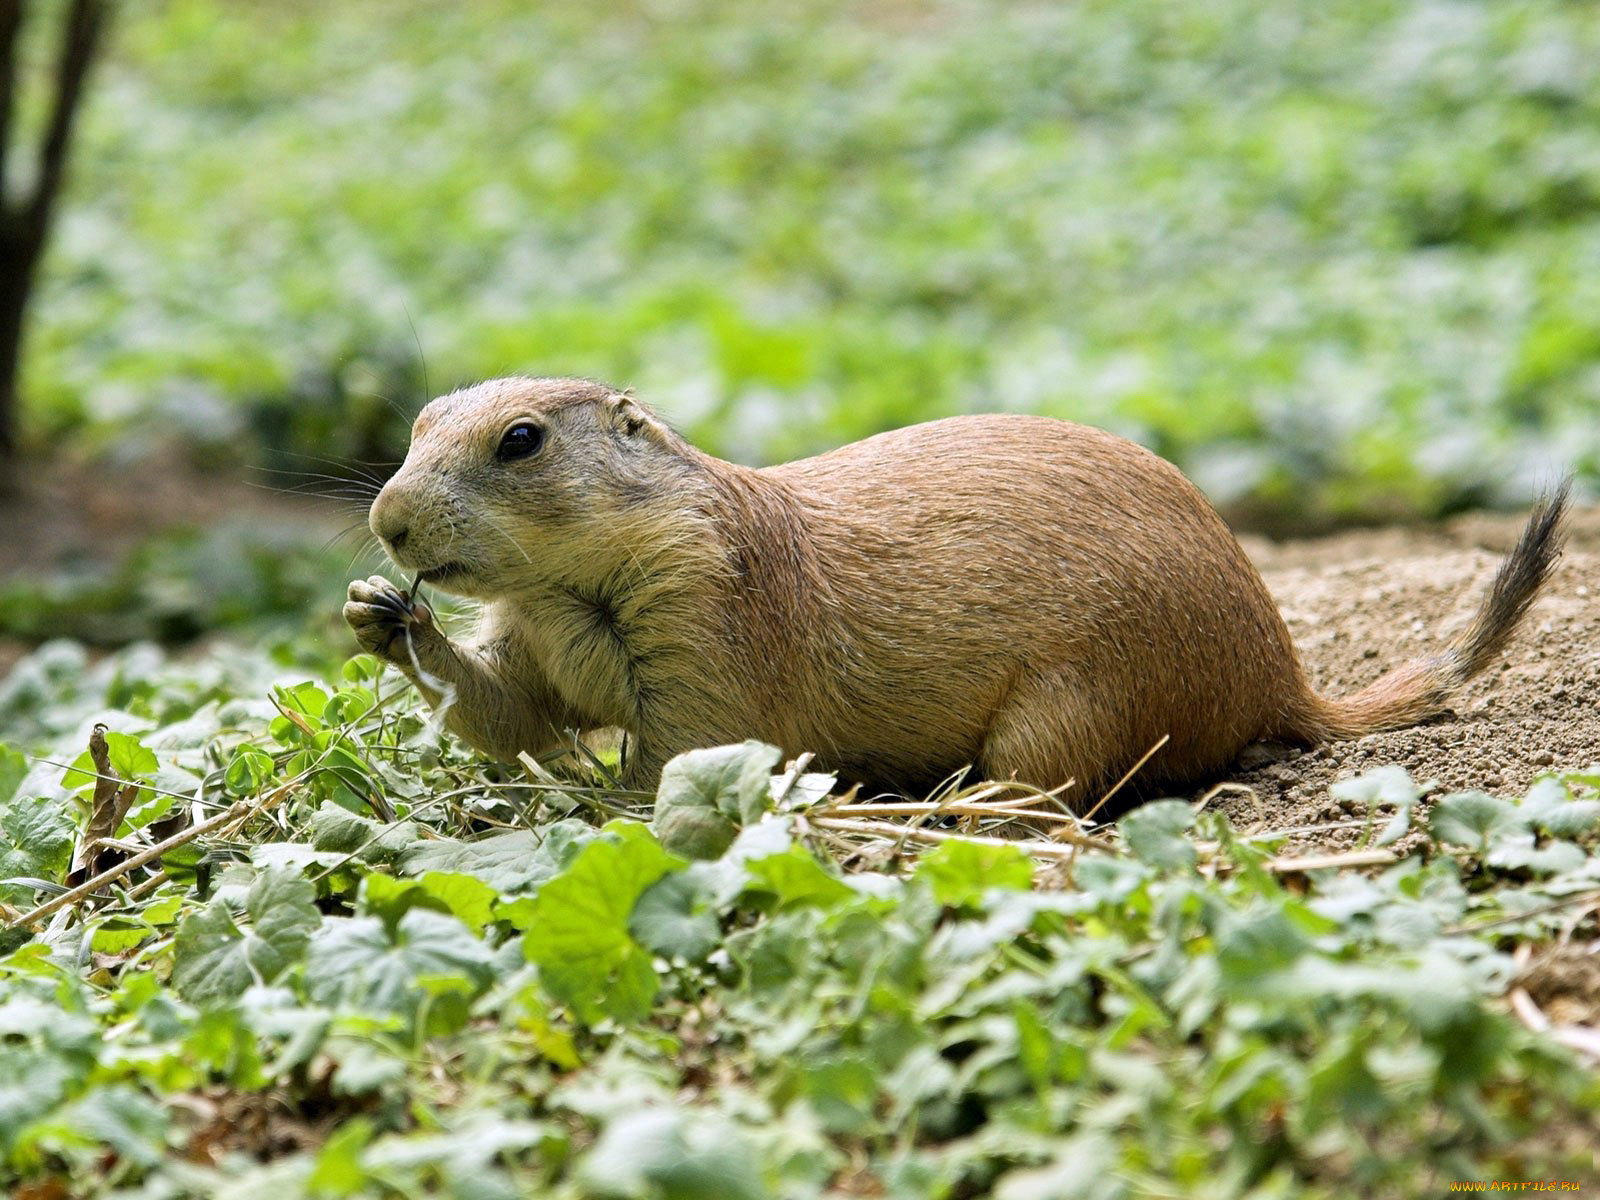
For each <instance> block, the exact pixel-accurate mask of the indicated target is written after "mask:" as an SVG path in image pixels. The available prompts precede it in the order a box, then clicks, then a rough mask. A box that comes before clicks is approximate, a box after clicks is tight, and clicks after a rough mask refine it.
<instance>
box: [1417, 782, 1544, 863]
mask: <svg viewBox="0 0 1600 1200" xmlns="http://www.w3.org/2000/svg"><path fill="white" fill-rule="evenodd" d="M1521 824H1522V822H1521V819H1520V818H1519V816H1518V814H1517V810H1516V808H1515V807H1514V806H1512V805H1510V804H1507V803H1506V802H1505V801H1504V800H1499V799H1496V798H1495V797H1494V796H1490V795H1488V794H1486V793H1484V792H1455V793H1453V794H1452V795H1449V796H1443V797H1441V798H1440V799H1439V800H1438V801H1437V802H1435V804H1434V806H1433V811H1432V812H1430V813H1429V814H1428V832H1429V833H1430V834H1432V835H1433V838H1434V840H1435V841H1440V842H1446V843H1448V844H1450V845H1452V846H1470V847H1472V848H1473V849H1474V850H1478V851H1483V850H1487V849H1488V847H1489V844H1490V842H1491V841H1492V840H1493V839H1494V837H1495V835H1497V834H1500V833H1507V832H1510V831H1512V830H1515V829H1518V828H1519V827H1520V826H1521Z"/></svg>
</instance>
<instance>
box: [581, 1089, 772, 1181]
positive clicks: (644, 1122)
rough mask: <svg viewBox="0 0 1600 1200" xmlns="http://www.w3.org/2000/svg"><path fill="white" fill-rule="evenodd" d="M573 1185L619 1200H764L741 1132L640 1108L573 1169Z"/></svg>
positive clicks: (615, 1124)
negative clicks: (574, 1177)
mask: <svg viewBox="0 0 1600 1200" xmlns="http://www.w3.org/2000/svg"><path fill="white" fill-rule="evenodd" d="M578 1180H579V1182H580V1183H581V1184H582V1185H583V1187H585V1188H586V1189H588V1190H589V1192H590V1193H592V1194H594V1195H597V1196H604V1197H617V1198H619V1200H622V1198H626V1200H767V1198H768V1197H769V1196H770V1193H769V1192H768V1190H767V1188H766V1185H765V1184H764V1183H763V1182H762V1179H761V1171H760V1167H759V1164H758V1162H757V1160H756V1157H755V1154H754V1152H753V1151H752V1149H751V1147H750V1144H749V1142H748V1141H747V1140H746V1138H745V1137H744V1135H743V1134H742V1133H741V1132H740V1131H739V1129H738V1128H737V1127H736V1126H734V1125H732V1124H730V1123H729V1122H727V1121H726V1120H723V1119H719V1118H715V1117H704V1116H702V1117H691V1116H689V1115H688V1114H686V1113H684V1112H681V1111H677V1110H674V1109H665V1108H645V1109H638V1110H635V1111H633V1112H630V1113H626V1114H624V1115H622V1116H620V1117H617V1118H616V1119H615V1120H613V1121H611V1122H610V1123H609V1124H608V1125H607V1126H606V1127H605V1129H604V1131H603V1132H602V1133H601V1135H600V1138H599V1140H598V1141H597V1142H596V1143H595V1145H594V1149H592V1150H590V1151H589V1153H588V1155H587V1156H585V1158H584V1160H583V1162H582V1163H581V1164H580V1165H579V1168H578Z"/></svg>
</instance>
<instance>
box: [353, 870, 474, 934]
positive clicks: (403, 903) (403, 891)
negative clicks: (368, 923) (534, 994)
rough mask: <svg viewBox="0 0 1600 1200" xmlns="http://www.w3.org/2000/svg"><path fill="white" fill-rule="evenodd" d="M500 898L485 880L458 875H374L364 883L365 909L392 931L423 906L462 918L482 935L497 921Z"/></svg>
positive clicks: (433, 872) (463, 921)
mask: <svg viewBox="0 0 1600 1200" xmlns="http://www.w3.org/2000/svg"><path fill="white" fill-rule="evenodd" d="M497 898H498V896H497V893H496V892H495V890H494V889H493V888H492V887H490V886H489V885H488V884H486V883H484V882H483V880H481V879H479V878H477V877H476V876H474V875H462V874H459V873H456V872H446V871H429V872H428V873H427V874H426V875H424V876H423V877H422V878H421V879H395V878H394V877H393V876H390V875H380V874H378V873H376V872H374V873H372V874H370V875H368V876H367V877H366V878H365V879H363V880H362V883H361V901H362V904H363V906H364V907H365V908H366V910H367V911H368V912H369V913H371V914H373V915H374V916H376V917H380V918H381V919H382V920H383V922H384V924H386V925H388V926H389V927H390V928H391V929H392V928H394V926H395V925H396V924H398V922H399V920H400V918H401V917H403V916H404V915H405V914H406V913H407V912H409V911H410V910H411V909H412V908H415V907H417V906H418V905H421V906H423V907H425V908H432V909H434V910H435V911H436V912H446V913H449V914H451V915H452V916H454V917H457V918H459V919H460V920H461V922H462V923H463V924H465V925H466V926H467V928H469V929H471V930H472V932H473V933H475V934H478V935H480V936H481V935H482V933H483V929H484V926H485V925H487V924H488V923H489V922H490V921H491V920H493V919H494V905H495V900H496V899H497Z"/></svg>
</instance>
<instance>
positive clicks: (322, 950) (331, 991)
mask: <svg viewBox="0 0 1600 1200" xmlns="http://www.w3.org/2000/svg"><path fill="white" fill-rule="evenodd" d="M493 959H494V955H493V952H492V951H491V950H490V949H489V947H488V946H486V945H485V944H484V943H483V942H481V941H479V940H478V939H477V938H475V937H473V936H472V934H471V932H470V931H469V930H468V929H467V928H466V926H464V925H463V924H462V923H461V922H460V921H458V920H457V919H456V918H455V917H452V916H446V915H445V914H444V913H440V912H434V911H433V910H431V909H426V908H413V909H411V910H410V911H408V912H406V913H405V914H404V915H403V916H401V917H400V919H399V920H398V921H397V922H396V923H395V926H394V928H393V929H392V930H391V929H389V928H388V927H387V926H385V925H384V923H383V921H381V920H379V919H378V918H377V917H346V918H342V919H339V920H330V921H326V922H324V923H323V925H322V928H321V929H319V930H317V932H316V935H315V936H314V937H313V938H312V939H311V946H310V949H309V951H308V952H307V954H306V990H307V992H309V993H310V995H311V998H312V999H313V1000H315V1001H316V1002H317V1003H318V1004H324V1005H327V1006H328V1007H330V1008H337V1007H345V1008H349V1009H353V1010H358V1011H359V1010H369V1011H377V1012H383V1013H394V1014H396V1015H397V1016H403V1017H405V1018H407V1019H411V1018H414V1017H415V1016H416V1014H417V1011H418V1008H419V1007H420V1005H421V1003H422V1001H423V998H424V996H425V995H426V992H427V989H425V988H424V987H423V986H422V984H423V982H424V981H426V980H429V979H437V980H440V981H449V982H451V983H452V986H454V987H456V988H457V989H458V990H459V991H461V992H462V993H465V994H466V995H468V996H475V995H477V994H478V993H479V992H481V991H482V990H483V989H484V988H485V987H487V986H488V984H489V982H490V980H491V978H492V975H493V972H492V969H491V964H492V962H493Z"/></svg>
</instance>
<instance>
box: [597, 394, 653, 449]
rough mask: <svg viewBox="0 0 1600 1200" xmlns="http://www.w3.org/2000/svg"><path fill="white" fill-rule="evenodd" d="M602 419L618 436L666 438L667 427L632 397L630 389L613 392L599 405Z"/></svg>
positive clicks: (651, 438)
mask: <svg viewBox="0 0 1600 1200" xmlns="http://www.w3.org/2000/svg"><path fill="white" fill-rule="evenodd" d="M601 415H602V419H603V420H604V421H605V423H606V425H607V426H608V427H609V428H610V429H611V430H612V431H613V432H614V433H616V435H617V436H618V437H625V438H633V437H644V438H649V439H650V440H651V441H653V442H665V441H666V440H667V427H666V426H665V425H664V424H662V422H661V420H660V418H658V417H657V416H656V415H655V413H653V412H651V411H650V410H649V409H648V408H646V407H645V406H644V405H642V404H640V403H639V402H638V401H637V400H635V399H634V398H633V393H632V391H625V392H613V393H612V394H611V395H609V396H607V397H606V399H605V403H604V404H603V405H602V407H601Z"/></svg>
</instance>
